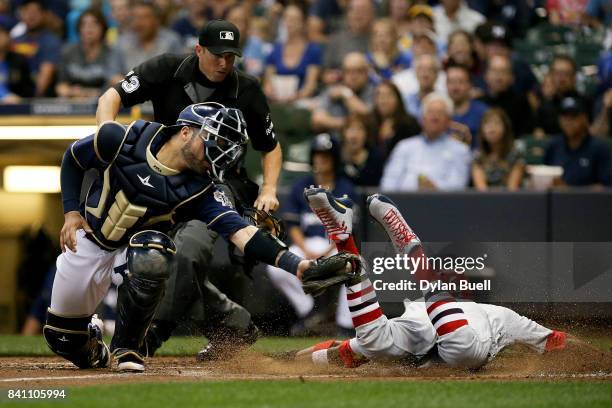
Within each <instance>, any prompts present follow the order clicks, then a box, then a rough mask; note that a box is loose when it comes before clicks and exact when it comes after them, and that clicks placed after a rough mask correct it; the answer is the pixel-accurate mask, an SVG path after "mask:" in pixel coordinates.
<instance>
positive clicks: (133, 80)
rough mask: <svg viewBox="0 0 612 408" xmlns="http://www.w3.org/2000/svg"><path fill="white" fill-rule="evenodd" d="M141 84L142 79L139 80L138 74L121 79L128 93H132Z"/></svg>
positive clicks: (122, 86)
mask: <svg viewBox="0 0 612 408" xmlns="http://www.w3.org/2000/svg"><path fill="white" fill-rule="evenodd" d="M139 86H140V81H139V80H138V76H136V75H134V76H131V77H129V78H127V79H124V80H123V81H121V88H123V90H124V91H125V92H127V93H132V92H134V91H135V90H137V89H138V87H139Z"/></svg>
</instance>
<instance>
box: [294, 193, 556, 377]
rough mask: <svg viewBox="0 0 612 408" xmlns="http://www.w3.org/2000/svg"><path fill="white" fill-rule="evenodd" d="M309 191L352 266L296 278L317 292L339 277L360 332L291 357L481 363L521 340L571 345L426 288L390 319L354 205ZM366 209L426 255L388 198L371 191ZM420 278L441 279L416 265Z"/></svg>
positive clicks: (347, 362)
mask: <svg viewBox="0 0 612 408" xmlns="http://www.w3.org/2000/svg"><path fill="white" fill-rule="evenodd" d="M304 194H305V196H306V198H307V200H308V202H309V205H310V206H311V207H312V209H313V211H314V212H315V213H316V214H317V215H318V216H319V218H320V219H321V221H322V222H323V224H324V225H325V227H326V230H327V232H328V234H329V236H330V238H331V239H332V240H333V241H334V242H335V244H336V246H337V247H338V251H340V252H341V253H344V254H345V255H340V254H339V255H337V256H338V257H340V256H345V257H346V259H343V261H346V262H348V263H350V266H351V267H350V268H348V269H342V268H341V269H333V272H332V271H331V270H328V271H325V270H320V271H316V272H315V271H305V272H303V273H299V274H298V277H300V278H301V279H302V282H303V287H304V290H305V291H307V292H311V293H317V292H320V291H323V290H325V289H326V288H328V287H330V286H333V285H337V284H344V285H346V287H347V300H348V303H349V309H350V311H351V316H352V319H353V325H354V326H355V330H356V337H355V338H352V339H350V340H345V341H337V340H330V341H327V342H323V343H320V344H317V345H315V346H313V347H309V348H307V349H305V350H301V351H299V352H294V353H289V354H288V355H289V356H290V357H292V358H294V357H297V358H299V359H307V360H311V361H312V362H313V363H315V364H325V365H326V364H337V365H344V366H345V367H356V366H359V365H361V364H363V363H365V362H367V361H368V360H370V359H371V360H394V361H402V362H409V363H411V364H416V365H418V366H423V365H427V364H428V363H430V362H433V361H441V362H443V363H445V364H447V365H449V366H453V367H462V368H470V369H476V368H479V367H482V366H483V365H485V364H486V363H487V362H488V361H490V360H492V359H493V358H494V357H495V356H496V355H497V354H498V353H499V352H500V351H501V350H502V349H503V348H505V347H507V346H510V345H512V344H515V343H522V344H525V345H527V346H529V347H530V348H532V349H534V350H536V351H537V352H539V353H544V352H548V351H552V350H557V349H562V348H565V346H566V337H567V336H566V333H564V332H560V331H556V330H550V329H548V328H546V327H544V326H541V325H539V324H538V323H536V322H534V321H532V320H530V319H528V318H526V317H524V316H520V315H519V314H517V313H515V312H514V311H512V310H510V309H507V308H505V307H500V306H495V305H488V304H477V303H475V302H472V301H461V302H458V301H457V300H456V299H455V298H454V297H453V296H452V295H451V294H450V293H449V292H448V291H444V290H442V291H440V290H434V291H431V290H429V289H428V290H426V291H425V292H424V293H423V295H424V296H423V298H421V299H419V300H416V301H413V302H410V301H407V304H406V310H405V312H404V314H403V315H402V316H400V317H398V318H394V319H388V318H387V317H386V316H385V315H384V314H383V312H382V310H381V308H380V305H379V304H378V300H377V296H376V291H375V290H374V287H373V286H372V283H371V282H370V280H369V279H368V276H367V272H366V270H365V268H364V266H363V263H362V262H359V261H358V258H357V257H358V256H359V252H358V250H357V247H356V245H355V242H354V240H353V237H352V234H351V229H350V226H351V225H352V222H351V217H352V210H351V208H349V207H348V206H347V205H346V203H344V205H338V203H337V199H335V198H334V197H333V196H332V195H331V194H330V193H329V192H328V191H327V190H325V189H323V188H314V187H313V188H309V189H307V190H306V191H305V192H304ZM367 208H368V212H369V214H370V216H371V217H372V218H374V219H375V220H376V221H377V222H378V223H379V224H380V225H381V226H382V227H383V228H384V230H385V232H386V233H387V235H388V237H389V239H390V240H391V242H392V243H393V246H394V248H395V250H396V251H397V252H398V253H400V254H408V255H412V256H422V255H423V249H422V245H421V241H420V240H419V238H418V237H417V235H416V234H415V233H414V232H413V230H412V229H411V228H410V227H409V226H408V224H407V223H406V221H405V220H404V217H403V216H402V215H401V213H400V212H399V210H398V209H397V207H396V206H395V204H393V202H392V201H391V200H390V199H389V198H387V197H385V196H384V195H381V194H375V195H372V196H370V197H368V200H367ZM349 254H350V255H349ZM326 272H330V273H326ZM416 277H417V279H427V280H428V281H430V282H432V281H434V280H436V279H440V277H439V276H437V275H436V274H435V273H434V272H431V271H427V270H418V271H417V272H416ZM430 287H431V286H430ZM285 357H287V355H285Z"/></svg>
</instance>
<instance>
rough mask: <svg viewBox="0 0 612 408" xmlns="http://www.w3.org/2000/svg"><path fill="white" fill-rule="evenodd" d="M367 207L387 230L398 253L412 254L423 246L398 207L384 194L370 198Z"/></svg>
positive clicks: (372, 215)
mask: <svg viewBox="0 0 612 408" xmlns="http://www.w3.org/2000/svg"><path fill="white" fill-rule="evenodd" d="M366 206H367V207H368V212H369V213H370V216H371V217H372V218H374V219H375V220H376V221H377V222H378V223H379V224H380V225H381V226H382V227H383V229H384V230H385V232H386V233H387V235H388V236H389V239H390V240H391V243H392V244H393V246H394V247H395V250H396V251H397V253H400V254H408V255H409V254H410V253H411V252H412V250H413V249H415V248H417V247H419V246H421V240H420V239H419V237H417V235H416V234H415V233H414V232H413V231H412V229H411V228H410V226H409V225H408V223H407V222H406V220H405V219H404V217H402V214H401V213H400V212H399V210H398V209H397V206H396V205H395V203H394V202H393V201H391V199H390V198H389V197H387V196H385V195H382V194H374V195H371V196H369V197H368V199H367V203H366Z"/></svg>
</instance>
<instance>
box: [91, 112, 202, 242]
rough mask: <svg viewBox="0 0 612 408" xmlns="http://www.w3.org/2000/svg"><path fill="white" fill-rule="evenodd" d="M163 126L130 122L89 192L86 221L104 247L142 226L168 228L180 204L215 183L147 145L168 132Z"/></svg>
mask: <svg viewBox="0 0 612 408" xmlns="http://www.w3.org/2000/svg"><path fill="white" fill-rule="evenodd" d="M162 129H164V127H163V126H162V125H160V124H158V123H151V122H146V121H142V120H139V121H136V122H134V123H133V124H132V125H131V126H130V127H129V128H128V130H127V131H126V135H125V137H124V140H123V143H122V144H121V146H120V147H119V150H118V153H117V155H116V157H115V159H114V160H113V161H112V162H111V163H110V164H109V166H108V167H107V168H106V169H105V170H104V171H102V172H101V174H99V177H98V178H97V179H96V181H95V182H94V183H93V184H92V186H91V187H90V189H89V191H88V192H87V198H86V200H85V213H86V216H87V221H88V222H89V224H90V225H91V227H92V229H93V230H94V239H95V240H96V241H97V242H98V244H100V245H101V246H102V247H104V248H107V249H115V248H118V247H120V246H122V245H124V244H126V243H127V242H128V240H129V238H130V236H131V235H132V234H134V233H135V232H137V231H139V230H142V229H156V230H162V231H163V230H167V229H168V228H169V226H170V225H171V224H172V223H174V222H176V218H177V217H176V214H177V212H179V211H180V209H181V207H182V206H183V205H185V204H187V203H188V202H189V201H191V200H192V199H193V198H195V197H196V196H199V195H201V194H203V193H204V192H206V191H208V189H211V188H213V184H212V181H211V179H210V178H209V177H207V176H199V175H195V174H194V173H193V172H183V173H177V172H176V171H174V170H173V169H169V168H167V167H165V166H163V165H162V164H161V163H160V162H158V161H157V159H156V158H155V157H154V155H153V153H152V152H151V147H152V146H155V145H158V144H159V143H162V142H163V139H164V138H166V137H168V136H170V135H165V134H164V133H163V132H162ZM98 143H104V139H100V140H98Z"/></svg>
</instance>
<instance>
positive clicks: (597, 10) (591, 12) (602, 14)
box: [586, 0, 612, 27]
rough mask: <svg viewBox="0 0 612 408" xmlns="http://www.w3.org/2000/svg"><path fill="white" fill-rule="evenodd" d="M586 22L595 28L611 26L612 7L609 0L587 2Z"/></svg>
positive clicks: (590, 0)
mask: <svg viewBox="0 0 612 408" xmlns="http://www.w3.org/2000/svg"><path fill="white" fill-rule="evenodd" d="M586 17H587V20H588V21H589V22H590V23H591V24H593V25H595V26H602V25H603V26H607V27H609V26H610V25H612V5H610V1H609V0H589V2H588V4H587V6H586Z"/></svg>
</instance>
